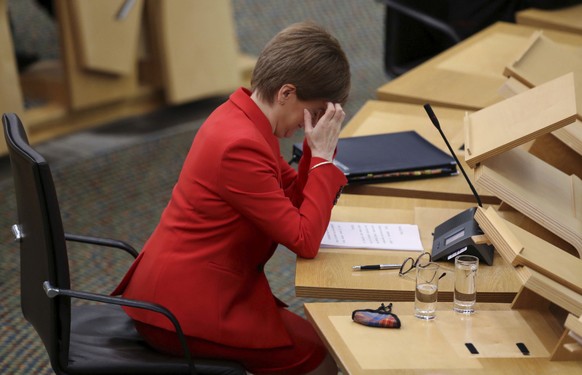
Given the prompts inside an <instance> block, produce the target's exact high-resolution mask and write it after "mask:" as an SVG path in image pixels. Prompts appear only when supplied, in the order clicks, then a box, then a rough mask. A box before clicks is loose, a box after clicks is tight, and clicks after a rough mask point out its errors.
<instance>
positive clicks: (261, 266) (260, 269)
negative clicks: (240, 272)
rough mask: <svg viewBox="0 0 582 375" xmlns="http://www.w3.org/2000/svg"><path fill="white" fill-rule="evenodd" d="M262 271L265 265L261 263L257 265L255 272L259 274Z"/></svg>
mask: <svg viewBox="0 0 582 375" xmlns="http://www.w3.org/2000/svg"><path fill="white" fill-rule="evenodd" d="M264 270H265V265H264V264H263V263H259V264H258V265H257V271H259V273H260V272H263V271H264Z"/></svg>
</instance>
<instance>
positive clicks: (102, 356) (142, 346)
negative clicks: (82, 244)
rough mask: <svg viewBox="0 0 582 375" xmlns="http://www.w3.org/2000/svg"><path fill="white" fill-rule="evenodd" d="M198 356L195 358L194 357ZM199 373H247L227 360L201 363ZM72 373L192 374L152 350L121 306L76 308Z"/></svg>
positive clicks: (176, 361) (180, 361) (173, 359)
mask: <svg viewBox="0 0 582 375" xmlns="http://www.w3.org/2000/svg"><path fill="white" fill-rule="evenodd" d="M194 357H195V355H194ZM195 362H196V370H197V372H198V373H199V374H217V375H218V374H221V375H222V374H224V375H230V374H232V375H234V374H245V373H246V372H245V370H244V368H243V367H242V366H241V365H240V364H238V363H235V362H229V361H225V360H216V361H214V360H207V359H203V360H197V359H195ZM67 372H68V373H70V374H164V375H167V374H189V371H188V366H187V364H186V361H185V360H184V359H182V358H179V357H174V356H170V355H165V354H162V353H159V352H157V351H155V350H154V349H152V348H151V347H149V346H148V345H147V344H146V342H145V341H144V340H143V339H142V338H141V336H140V335H139V334H138V333H137V331H136V329H135V328H134V324H133V321H132V320H131V318H130V317H129V316H127V314H125V312H124V311H123V310H122V309H121V307H120V306H117V305H107V304H100V305H84V306H75V307H73V308H72V313H71V341H70V349H69V364H68V366H67Z"/></svg>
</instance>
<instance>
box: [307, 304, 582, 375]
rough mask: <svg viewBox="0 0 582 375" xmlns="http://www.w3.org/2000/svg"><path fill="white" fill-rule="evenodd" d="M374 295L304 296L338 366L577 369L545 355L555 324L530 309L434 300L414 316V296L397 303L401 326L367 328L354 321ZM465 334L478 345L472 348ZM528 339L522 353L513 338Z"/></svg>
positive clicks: (371, 370) (371, 374)
mask: <svg viewBox="0 0 582 375" xmlns="http://www.w3.org/2000/svg"><path fill="white" fill-rule="evenodd" d="M378 305H379V304H378V303H377V302H340V303H307V304H305V312H306V315H307V317H308V319H309V320H310V321H311V322H312V324H313V325H314V326H315V327H316V329H317V331H318V333H319V335H320V336H321V337H322V338H323V340H324V342H325V343H326V345H327V346H328V348H329V349H330V352H331V354H332V355H333V356H334V358H335V360H336V362H337V363H338V365H339V366H340V368H341V370H342V373H343V374H346V375H348V374H350V375H361V374H365V375H380V374H386V373H398V374H402V373H406V374H435V373H438V374H443V373H446V374H451V373H454V374H473V373H475V374H491V373H495V374H500V373H503V374H540V373H543V374H550V373H552V374H554V373H555V374H580V373H582V362H580V361H578V362H576V361H549V360H548V358H549V356H550V354H551V349H552V347H553V345H554V343H555V342H556V340H557V336H558V335H559V334H560V331H559V330H558V331H556V330H554V329H552V328H551V325H550V324H549V323H548V321H547V320H546V319H547V317H544V316H543V315H542V314H540V313H539V312H537V311H534V310H520V311H517V310H510V309H509V306H508V305H507V304H483V303H481V304H479V303H478V304H477V305H476V308H477V311H476V313H475V314H474V315H471V316H465V315H462V314H456V313H454V312H453V311H451V310H452V304H451V303H441V302H439V304H438V307H437V317H436V319H435V320H434V321H429V322H427V321H422V320H420V319H417V318H415V317H414V316H413V306H414V304H413V303H411V302H398V303H394V306H393V312H394V313H396V314H397V315H398V317H399V318H400V320H401V322H402V327H401V328H400V329H381V328H370V327H365V326H362V325H360V324H357V323H354V322H352V321H351V313H352V311H353V310H355V309H362V308H372V309H375V308H377V307H378ZM466 342H470V343H472V344H474V346H475V347H476V348H477V350H478V351H479V354H471V353H469V352H468V350H467V349H466V347H465V345H464V344H465V343H466ZM517 342H523V343H525V344H526V346H527V348H528V349H529V351H530V355H529V356H524V355H523V354H522V353H521V352H520V351H519V350H518V348H517V346H516V345H515V344H516V343H517Z"/></svg>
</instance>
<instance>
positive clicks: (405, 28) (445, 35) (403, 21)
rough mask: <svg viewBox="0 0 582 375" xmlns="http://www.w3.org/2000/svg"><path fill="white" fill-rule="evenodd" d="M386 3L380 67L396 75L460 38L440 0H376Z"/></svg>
mask: <svg viewBox="0 0 582 375" xmlns="http://www.w3.org/2000/svg"><path fill="white" fill-rule="evenodd" d="M378 2H380V3H382V4H384V5H385V6H386V13H385V19H384V69H385V70H386V73H388V74H389V75H391V76H393V77H397V76H399V75H402V74H403V73H406V72H407V71H409V70H410V69H413V68H414V67H416V66H417V65H420V64H421V63H423V62H425V61H426V60H428V59H429V58H431V57H433V56H435V55H436V54H438V53H440V52H442V51H444V50H446V49H447V48H449V47H452V46H453V45H455V44H456V43H458V42H459V41H460V40H461V37H460V36H459V34H458V33H457V32H456V31H455V29H454V28H453V27H452V26H451V25H449V24H448V23H447V22H446V21H445V19H446V16H447V12H448V3H447V1H444V0H430V1H427V0H378Z"/></svg>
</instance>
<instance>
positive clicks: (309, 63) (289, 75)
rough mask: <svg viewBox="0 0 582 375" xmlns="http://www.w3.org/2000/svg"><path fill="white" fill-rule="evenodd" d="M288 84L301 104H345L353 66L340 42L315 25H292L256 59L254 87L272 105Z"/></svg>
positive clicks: (277, 36) (304, 23)
mask: <svg viewBox="0 0 582 375" xmlns="http://www.w3.org/2000/svg"><path fill="white" fill-rule="evenodd" d="M286 83H288V84H293V85H295V87H296V88H297V92H296V95H297V98H298V99H300V100H304V101H307V100H320V99H322V100H327V101H331V102H334V103H341V104H345V102H346V101H347V98H348V95H349V91H350V66H349V63H348V59H347V57H346V55H345V53H344V51H343V50H342V48H341V46H340V44H339V42H338V41H337V39H336V38H334V37H333V36H332V35H331V34H329V33H328V32H327V31H326V30H324V29H323V28H321V27H320V26H318V25H316V24H314V23H312V22H301V23H296V24H293V25H291V26H289V27H287V28H285V29H284V30H282V31H281V32H279V33H278V34H277V35H275V36H274V37H273V39H271V40H270V41H269V42H268V43H267V45H266V46H265V48H264V49H263V51H262V52H261V54H260V55H259V58H258V59H257V63H256V65H255V68H254V70H253V75H252V79H251V86H252V90H253V91H256V92H257V95H258V96H259V97H260V98H261V99H262V100H266V101H268V102H269V103H270V104H272V103H273V101H274V98H275V95H276V93H277V91H278V90H279V89H280V88H281V87H282V86H283V85H284V84H286Z"/></svg>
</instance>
